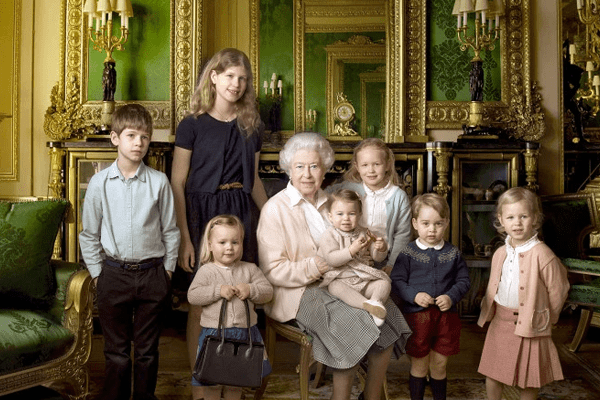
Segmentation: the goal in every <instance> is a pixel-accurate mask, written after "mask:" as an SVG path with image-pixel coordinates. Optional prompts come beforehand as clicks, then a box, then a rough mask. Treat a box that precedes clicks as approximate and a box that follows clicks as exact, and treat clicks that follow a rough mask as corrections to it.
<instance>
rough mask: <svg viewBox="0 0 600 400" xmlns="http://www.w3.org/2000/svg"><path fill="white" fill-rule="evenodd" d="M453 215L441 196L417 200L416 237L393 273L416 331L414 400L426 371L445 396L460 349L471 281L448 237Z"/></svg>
mask: <svg viewBox="0 0 600 400" xmlns="http://www.w3.org/2000/svg"><path fill="white" fill-rule="evenodd" d="M449 215H450V208H449V207H448V203H447V202H446V200H445V199H444V198H443V197H441V196H439V195H437V194H434V193H427V194H424V195H421V196H417V197H416V198H415V199H414V200H413V204H412V216H413V218H412V224H413V227H414V228H415V230H416V231H417V234H418V238H417V240H415V241H413V242H411V243H409V244H408V245H407V246H406V247H405V248H404V249H403V250H402V251H401V252H400V255H399V256H398V258H397V259H396V263H395V264H394V269H393V270H392V274H391V279H392V291H393V292H394V293H395V294H396V295H397V296H398V297H400V298H401V299H402V300H403V303H402V307H401V308H402V313H403V314H404V317H405V318H406V322H408V325H409V326H410V328H411V329H412V331H413V334H412V336H411V337H410V338H409V339H408V343H407V344H406V353H407V354H408V355H409V356H410V377H409V388H410V397H411V400H422V399H423V396H424V393H425V383H426V376H427V374H430V378H431V379H430V384H431V392H432V395H433V399H434V400H442V399H445V398H446V386H447V380H446V364H447V362H448V356H451V355H454V354H458V352H459V341H460V328H461V323H460V318H459V316H458V311H457V304H458V302H459V301H460V300H461V299H462V298H463V296H464V295H465V294H466V293H467V291H468V290H469V288H470V286H471V283H470V280H469V271H468V269H467V264H466V263H465V261H464V260H463V258H462V256H461V254H460V251H459V250H458V249H457V248H456V247H455V246H453V245H452V244H450V243H447V242H445V241H444V233H445V232H446V229H447V228H448V223H449V222H450V219H449Z"/></svg>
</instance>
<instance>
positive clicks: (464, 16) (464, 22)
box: [463, 11, 467, 26]
mask: <svg viewBox="0 0 600 400" xmlns="http://www.w3.org/2000/svg"><path fill="white" fill-rule="evenodd" d="M463 26H467V12H466V11H465V12H463Z"/></svg>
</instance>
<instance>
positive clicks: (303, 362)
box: [297, 343, 312, 400]
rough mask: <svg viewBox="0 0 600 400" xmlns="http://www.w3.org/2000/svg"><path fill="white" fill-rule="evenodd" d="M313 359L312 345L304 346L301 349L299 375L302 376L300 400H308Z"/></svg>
mask: <svg viewBox="0 0 600 400" xmlns="http://www.w3.org/2000/svg"><path fill="white" fill-rule="evenodd" d="M311 358H312V344H310V343H306V344H302V345H301V347H300V364H299V365H298V371H297V372H298V374H299V375H300V399H301V400H308V384H309V381H310V361H311Z"/></svg>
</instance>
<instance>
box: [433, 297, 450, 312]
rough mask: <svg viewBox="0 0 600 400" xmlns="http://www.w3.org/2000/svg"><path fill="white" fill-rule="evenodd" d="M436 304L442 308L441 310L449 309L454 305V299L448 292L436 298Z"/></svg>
mask: <svg viewBox="0 0 600 400" xmlns="http://www.w3.org/2000/svg"><path fill="white" fill-rule="evenodd" d="M435 304H436V305H437V306H438V307H439V308H440V311H442V312H444V311H448V310H449V309H450V307H452V299H451V298H450V296H448V295H447V294H443V295H441V296H438V297H436V298H435Z"/></svg>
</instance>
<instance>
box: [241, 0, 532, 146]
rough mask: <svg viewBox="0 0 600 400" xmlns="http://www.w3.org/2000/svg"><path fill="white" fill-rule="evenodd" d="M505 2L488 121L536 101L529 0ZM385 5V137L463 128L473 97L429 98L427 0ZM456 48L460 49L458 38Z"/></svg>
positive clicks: (255, 14) (298, 46) (302, 122)
mask: <svg viewBox="0 0 600 400" xmlns="http://www.w3.org/2000/svg"><path fill="white" fill-rule="evenodd" d="M251 1H252V3H251V9H250V11H251V38H250V54H251V62H252V65H253V68H255V71H254V72H255V75H256V74H257V71H258V64H259V52H260V49H259V44H260V40H259V37H258V32H259V30H258V27H259V23H260V12H259V9H260V0H251ZM311 1H312V2H314V1H315V0H294V37H295V42H294V60H296V61H295V77H294V78H295V82H294V85H295V86H294V87H295V102H294V119H295V129H296V131H299V130H303V129H304V128H305V126H306V115H305V104H304V79H305V77H304V74H303V71H304V40H303V38H304V34H305V31H306V24H305V18H306V13H307V11H306V4H307V2H308V3H309V4H311ZM505 7H506V8H505V15H504V16H503V18H502V19H501V26H502V31H501V34H500V39H499V44H498V45H499V46H500V49H501V100H500V101H494V102H485V104H484V113H485V118H486V122H490V123H497V124H502V123H504V124H506V123H509V122H511V121H515V118H516V122H517V123H518V118H519V116H521V117H522V116H523V115H521V114H526V113H531V110H532V108H533V106H535V104H537V100H536V99H535V92H534V90H533V87H534V85H533V84H532V81H531V66H530V58H531V54H530V0H511V1H510V2H506V5H505ZM385 9H386V13H385V21H386V23H385V36H386V82H387V97H386V133H385V140H386V141H387V142H395V143H402V142H426V141H428V140H429V138H428V133H427V130H429V129H460V128H461V127H462V125H463V124H466V123H467V122H468V120H469V104H470V102H468V101H428V100H427V2H426V1H423V0H389V1H386V3H385ZM311 16H312V15H311ZM456 50H457V51H460V47H459V43H458V40H457V42H456ZM511 107H512V109H511ZM519 110H520V111H519Z"/></svg>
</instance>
